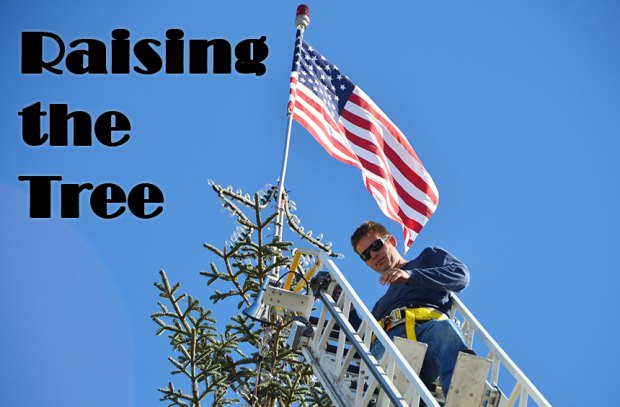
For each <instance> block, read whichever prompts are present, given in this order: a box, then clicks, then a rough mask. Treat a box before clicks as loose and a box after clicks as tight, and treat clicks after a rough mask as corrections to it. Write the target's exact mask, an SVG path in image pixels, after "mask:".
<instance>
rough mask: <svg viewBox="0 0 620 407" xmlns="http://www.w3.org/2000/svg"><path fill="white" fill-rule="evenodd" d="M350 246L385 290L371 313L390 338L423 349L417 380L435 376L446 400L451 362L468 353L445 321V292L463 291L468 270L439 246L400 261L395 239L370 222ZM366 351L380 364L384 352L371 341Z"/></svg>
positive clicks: (451, 324) (447, 305)
mask: <svg viewBox="0 0 620 407" xmlns="http://www.w3.org/2000/svg"><path fill="white" fill-rule="evenodd" d="M351 244H352V245H353V249H354V250H355V252H356V253H357V254H359V255H360V257H361V258H362V260H363V261H364V262H365V263H366V264H367V265H368V266H369V267H370V268H371V269H373V270H374V271H376V272H377V273H379V274H380V276H379V283H380V284H382V285H386V284H387V285H389V287H388V290H387V292H386V293H385V294H384V295H383V297H381V298H380V299H379V301H378V302H377V303H376V304H375V306H374V308H373V309H372V314H373V315H374V316H375V318H377V320H378V321H379V324H380V325H381V326H383V328H384V329H385V330H386V333H387V335H388V336H389V337H390V338H394V337H395V336H400V337H403V338H409V339H413V340H417V341H419V342H424V343H426V344H427V345H428V349H427V352H426V357H425V359H424V363H423V365H422V370H421V372H420V378H421V379H422V381H423V382H424V383H425V384H427V385H429V384H430V383H433V382H434V381H435V380H436V379H437V377H439V380H440V382H441V387H442V390H443V392H444V394H446V395H447V392H448V388H449V387H450V380H451V379H452V372H453V370H454V364H455V363H456V357H457V355H458V353H459V352H460V351H464V350H465V351H466V350H467V346H466V345H465V342H464V341H463V337H462V335H461V332H460V330H459V329H458V327H457V326H456V324H455V323H454V321H453V320H452V319H450V318H449V317H448V313H449V311H450V306H451V303H450V292H451V291H454V292H459V291H461V290H463V289H464V288H465V287H467V285H468V284H469V271H468V270H467V267H466V266H465V264H463V263H462V262H461V261H459V260H458V259H457V258H456V257H454V256H453V255H451V254H450V253H448V252H447V251H445V250H443V249H441V248H438V247H428V248H426V249H424V250H423V251H422V253H421V254H420V255H419V256H418V257H416V258H415V259H413V260H411V261H408V260H405V259H404V258H403V257H402V256H401V254H400V253H399V251H398V250H397V249H396V239H395V238H394V237H393V236H391V235H390V234H389V233H388V231H387V230H386V228H385V227H384V226H383V225H381V224H379V223H376V222H373V221H366V222H364V223H363V224H362V225H361V226H360V227H358V228H357V230H356V231H355V232H354V233H353V235H352V236H351ZM371 352H372V354H373V355H374V356H375V357H376V358H377V359H380V358H381V356H383V353H384V352H385V349H384V347H383V345H382V344H381V343H380V342H379V341H375V343H374V344H373V346H372V347H371Z"/></svg>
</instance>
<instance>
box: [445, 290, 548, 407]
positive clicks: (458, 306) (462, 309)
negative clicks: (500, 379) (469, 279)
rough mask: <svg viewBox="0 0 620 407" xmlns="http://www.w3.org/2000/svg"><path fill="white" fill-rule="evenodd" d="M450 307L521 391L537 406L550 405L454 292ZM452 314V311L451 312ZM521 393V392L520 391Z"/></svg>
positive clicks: (545, 406) (546, 406)
mask: <svg viewBox="0 0 620 407" xmlns="http://www.w3.org/2000/svg"><path fill="white" fill-rule="evenodd" d="M451 298H452V307H453V309H454V310H456V311H458V312H459V313H460V314H461V316H462V317H463V319H464V320H465V321H467V323H468V324H469V325H470V326H472V327H473V328H474V329H475V331H476V332H477V333H478V335H479V336H480V337H481V338H482V340H483V341H484V342H485V343H486V345H487V346H488V347H489V349H490V350H491V352H493V355H494V356H495V358H496V360H499V361H500V362H501V363H503V365H504V367H505V368H506V369H507V370H508V371H509V372H510V373H511V374H512V376H513V377H514V379H515V380H516V381H517V383H518V384H519V385H520V387H521V388H522V390H523V392H525V393H526V394H529V396H530V397H531V398H532V399H533V400H534V401H536V403H537V404H538V405H539V406H544V407H551V404H550V403H549V402H548V401H547V399H546V398H545V397H544V396H543V395H542V393H541V392H540V391H539V390H538V389H537V388H536V386H534V384H533V383H532V382H531V381H530V380H529V379H528V378H527V376H526V375H525V374H524V373H523V372H522V371H521V369H519V367H517V365H516V364H515V363H514V362H513V361H512V359H510V357H509V356H508V355H507V354H506V352H504V350H503V349H502V348H501V347H500V346H499V345H498V344H497V342H495V340H494V339H493V338H492V337H491V335H489V333H488V332H487V331H486V329H484V327H483V326H482V324H481V323H480V322H479V321H478V320H477V319H476V317H474V315H473V314H472V313H471V312H470V311H469V309H468V308H467V307H466V306H465V304H463V302H462V301H461V300H460V299H459V298H458V297H457V296H456V295H455V294H454V293H451ZM453 314H454V313H453ZM522 394H523V393H522Z"/></svg>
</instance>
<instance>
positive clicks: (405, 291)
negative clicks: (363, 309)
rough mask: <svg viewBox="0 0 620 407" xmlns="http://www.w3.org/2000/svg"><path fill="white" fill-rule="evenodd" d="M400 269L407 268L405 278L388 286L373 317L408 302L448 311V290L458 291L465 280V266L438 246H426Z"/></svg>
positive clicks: (406, 304) (466, 280) (467, 277)
mask: <svg viewBox="0 0 620 407" xmlns="http://www.w3.org/2000/svg"><path fill="white" fill-rule="evenodd" d="M402 269H403V270H405V271H407V272H409V281H408V282H407V283H403V284H391V285H390V286H389V287H388V290H387V292H386V293H385V295H383V297H381V299H379V301H377V303H376V304H375V306H374V307H373V309H372V314H373V315H374V316H375V318H377V320H379V319H381V318H383V317H384V316H386V315H388V314H389V313H390V312H391V311H392V310H394V309H396V308H401V307H407V306H411V305H413V306H416V307H417V306H422V307H433V308H435V309H437V310H439V311H441V312H444V313H446V314H448V312H449V311H450V306H451V304H450V291H454V292H459V291H462V290H463V289H464V288H465V287H467V285H468V284H469V270H467V266H466V265H465V264H463V263H462V262H461V261H460V260H459V259H457V258H456V257H454V256H453V255H452V254H450V253H449V252H447V251H446V250H444V249H442V248H440V247H427V248H426V249H424V250H423V251H422V253H420V255H419V256H418V257H416V258H415V259H413V260H411V261H410V262H408V263H407V264H406V265H404V266H403V267H402Z"/></svg>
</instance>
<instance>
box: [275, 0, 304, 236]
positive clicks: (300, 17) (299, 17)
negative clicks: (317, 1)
mask: <svg viewBox="0 0 620 407" xmlns="http://www.w3.org/2000/svg"><path fill="white" fill-rule="evenodd" d="M295 25H296V26H297V30H299V39H300V42H301V40H303V36H304V31H305V29H306V28H307V27H308V25H310V9H309V8H308V6H306V5H305V4H301V5H300V6H299V7H297V14H296V16H295ZM295 52H297V49H295ZM287 115H288V124H287V126H286V139H285V140H284V154H283V157H282V170H281V171H280V183H279V185H278V200H277V204H278V206H277V213H278V216H277V217H276V230H275V233H276V236H277V237H278V238H279V239H280V240H282V229H283V223H284V210H283V202H282V197H283V196H284V178H285V177H286V167H287V164H288V150H289V146H290V144H291V127H292V126H293V112H292V111H289V112H288V113H287Z"/></svg>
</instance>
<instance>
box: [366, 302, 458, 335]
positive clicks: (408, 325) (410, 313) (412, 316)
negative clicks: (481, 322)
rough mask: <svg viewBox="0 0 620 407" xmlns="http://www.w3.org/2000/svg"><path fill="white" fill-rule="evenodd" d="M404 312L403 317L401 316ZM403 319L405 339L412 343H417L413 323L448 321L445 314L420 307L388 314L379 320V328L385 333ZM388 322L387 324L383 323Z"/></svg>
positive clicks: (401, 309) (397, 310)
mask: <svg viewBox="0 0 620 407" xmlns="http://www.w3.org/2000/svg"><path fill="white" fill-rule="evenodd" d="M403 311H404V315H403ZM403 318H404V319H405V331H406V332H407V339H411V340H412V341H417V337H416V334H415V321H416V320H418V321H430V320H431V319H437V320H444V319H448V317H447V316H446V314H444V313H443V312H439V311H437V310H436V309H434V308H430V307H420V308H406V309H405V308H399V309H395V310H393V311H392V312H390V315H388V316H387V317H385V318H382V319H380V320H379V321H378V322H379V326H380V327H381V328H383V329H385V330H386V332H387V331H389V330H390V329H391V328H392V326H394V325H396V324H398V323H399V322H400V321H402V319H403ZM386 320H387V321H388V322H387V324H386V323H385V321H386ZM374 341H375V337H374V335H373V337H372V342H374Z"/></svg>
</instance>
